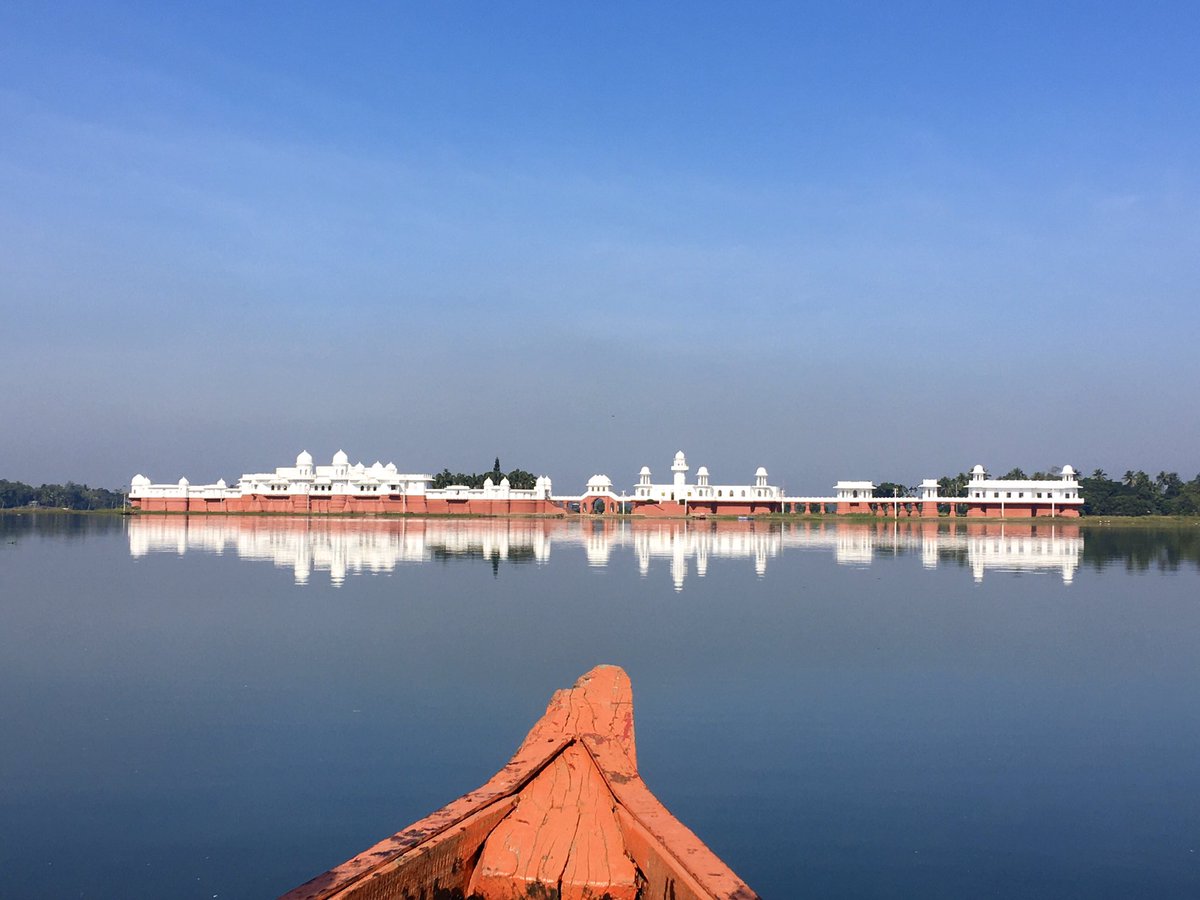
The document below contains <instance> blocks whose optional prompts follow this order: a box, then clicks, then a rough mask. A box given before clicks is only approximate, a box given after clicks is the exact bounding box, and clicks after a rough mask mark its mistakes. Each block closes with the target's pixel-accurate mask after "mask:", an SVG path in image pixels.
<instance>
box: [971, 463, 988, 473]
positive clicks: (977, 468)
mask: <svg viewBox="0 0 1200 900" xmlns="http://www.w3.org/2000/svg"><path fill="white" fill-rule="evenodd" d="M971 474H972V475H986V474H987V470H985V469H984V468H983V466H981V465H978V464H976V466H975V468H973V469H971Z"/></svg>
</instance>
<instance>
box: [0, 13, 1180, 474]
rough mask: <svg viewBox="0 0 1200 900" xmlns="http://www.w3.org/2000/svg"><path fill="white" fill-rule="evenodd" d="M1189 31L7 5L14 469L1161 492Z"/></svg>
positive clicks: (6, 428)
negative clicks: (1048, 474)
mask: <svg viewBox="0 0 1200 900" xmlns="http://www.w3.org/2000/svg"><path fill="white" fill-rule="evenodd" d="M250 6H253V8H248V7H250ZM168 7H171V8H168ZM1198 35H1200V4H1196V3H1167V2H1164V3H1155V4H1141V3H1132V2H1131V3H1126V4H1105V3H1043V2H1037V3H1018V2H1013V3H1005V4H983V3H962V2H947V3H926V4H917V3H904V2H881V3H847V4H835V3H823V4H813V5H811V6H808V7H806V6H805V5H804V4H796V3H778V4H772V3H760V4H728V3H709V4H706V3H692V4H662V5H654V4H644V3H607V4H552V3H543V4H522V3H516V4H507V3H437V4H433V3H430V4H425V5H420V4H415V3H414V4H391V3H380V4H377V5H362V4H334V3H311V4H305V3H289V4H279V5H276V6H271V5H267V4H263V5H247V4H241V3H229V4H219V3H196V4H186V5H184V4H174V5H166V4H157V3H147V4H144V5H139V4H130V3H119V2H108V3H103V4H99V3H79V4H70V3H63V4H5V5H3V6H2V7H0V340H2V344H0V347H2V348H3V349H2V350H0V478H3V477H7V478H13V479H19V480H24V481H30V482H35V483H36V482H41V481H63V480H67V479H69V478H70V479H75V480H79V481H86V482H89V483H91V484H98V485H104V486H116V485H118V484H121V483H123V482H128V480H129V478H130V477H131V476H132V475H133V474H134V473H135V472H143V473H145V474H146V475H149V476H150V477H151V478H153V479H155V480H158V481H168V480H169V481H174V480H177V479H178V478H179V476H180V475H181V474H186V475H187V476H188V477H189V478H190V479H191V480H192V481H208V480H213V479H216V478H218V477H225V478H230V477H235V476H237V475H238V474H240V473H241V472H243V471H246V470H262V469H270V468H273V467H274V466H275V465H282V464H289V463H290V462H291V460H292V459H293V458H294V456H295V454H296V453H297V452H298V451H299V450H300V449H301V448H307V449H308V450H310V451H311V452H312V453H313V454H314V455H315V456H316V457H317V459H318V461H319V462H323V461H327V460H328V458H329V457H330V456H331V455H332V454H333V452H334V451H335V450H337V449H338V448H339V447H344V448H345V449H346V450H347V452H348V453H349V454H350V457H351V459H352V460H354V461H357V460H359V459H361V460H362V461H364V462H367V463H371V462H374V461H375V460H376V459H381V460H382V461H383V462H388V461H395V462H396V464H397V465H398V466H400V468H401V469H403V470H409V471H411V470H417V471H430V470H438V469H440V468H441V467H443V466H449V467H450V468H452V469H465V470H467V471H473V470H483V469H486V468H490V467H491V463H492V460H493V458H494V457H496V456H499V457H500V459H501V462H502V464H503V465H504V466H505V467H506V468H511V467H514V466H520V467H522V468H526V469H531V470H534V471H536V472H545V473H548V474H550V475H551V476H553V477H554V479H555V487H556V489H557V490H560V491H568V490H576V489H579V488H581V486H582V484H583V481H584V480H585V479H586V478H587V477H588V476H589V475H591V474H593V473H595V472H604V473H607V474H609V475H610V476H611V477H612V478H613V479H614V481H615V482H616V484H617V485H618V486H628V485H631V484H632V483H633V482H634V481H635V480H636V472H637V470H638V468H639V467H640V466H641V465H643V464H648V465H650V466H651V468H652V469H653V470H654V472H655V474H656V475H661V476H664V477H665V476H666V475H667V474H669V473H668V468H669V464H670V459H671V456H672V455H673V454H674V452H675V450H677V449H679V448H683V449H685V450H686V451H687V452H688V456H689V461H690V462H691V463H692V465H693V466H696V465H700V464H706V465H708V467H709V469H710V470H711V471H712V475H713V478H714V481H715V480H722V481H738V480H742V479H743V478H745V479H748V478H749V477H750V475H751V474H752V473H753V471H754V468H755V467H756V466H758V465H765V466H766V467H767V468H768V470H769V471H770V472H771V475H772V482H774V483H781V484H783V485H784V487H785V488H786V489H787V490H789V491H797V492H823V491H825V490H826V489H828V487H829V486H830V485H831V484H832V482H833V481H834V480H835V479H837V478H874V479H876V480H883V479H888V480H897V481H904V482H908V483H913V482H915V481H916V480H918V479H919V478H921V477H923V476H930V475H941V474H946V473H953V472H958V471H962V470H965V469H967V468H969V467H970V466H971V465H973V464H974V463H976V462H982V463H984V464H985V465H987V466H989V468H991V469H992V471H993V472H1001V471H1004V470H1007V469H1008V468H1010V467H1012V466H1015V465H1019V466H1022V467H1024V468H1026V469H1027V470H1033V469H1037V468H1045V467H1048V466H1052V465H1061V464H1063V463H1067V462H1070V463H1072V464H1073V465H1075V466H1076V467H1078V468H1081V469H1084V470H1086V471H1091V470H1092V469H1093V468H1097V467H1101V468H1105V469H1107V470H1108V471H1110V472H1123V471H1124V470H1125V469H1126V468H1145V469H1147V470H1151V472H1152V473H1153V472H1154V471H1157V470H1159V469H1167V470H1175V471H1179V472H1180V474H1182V475H1183V476H1184V477H1185V478H1190V477H1192V476H1194V475H1195V474H1196V473H1197V472H1198V471H1200V452H1198V451H1200V412H1198V407H1200V399H1198V395H1200V291H1198V285H1200V193H1198V188H1200V61H1198V60H1200V57H1198V56H1197V50H1196V42H1197V36H1198Z"/></svg>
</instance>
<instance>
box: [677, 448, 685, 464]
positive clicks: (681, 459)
mask: <svg viewBox="0 0 1200 900" xmlns="http://www.w3.org/2000/svg"><path fill="white" fill-rule="evenodd" d="M685 459H687V457H686V456H684V455H683V451H682V450H680V451H679V452H678V453H676V454H675V462H683V461H684V460H685Z"/></svg>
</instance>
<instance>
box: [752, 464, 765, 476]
mask: <svg viewBox="0 0 1200 900" xmlns="http://www.w3.org/2000/svg"><path fill="white" fill-rule="evenodd" d="M754 474H755V475H756V476H758V475H766V474H767V470H766V469H764V468H763V467H762V466H759V467H758V468H757V469H755V470H754Z"/></svg>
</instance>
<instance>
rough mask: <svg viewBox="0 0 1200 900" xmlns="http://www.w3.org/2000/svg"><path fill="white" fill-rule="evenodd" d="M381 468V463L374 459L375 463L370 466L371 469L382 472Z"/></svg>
mask: <svg viewBox="0 0 1200 900" xmlns="http://www.w3.org/2000/svg"><path fill="white" fill-rule="evenodd" d="M383 470H384V469H383V463H381V462H380V461H379V460H375V465H373V466H371V471H372V472H382V471H383Z"/></svg>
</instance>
